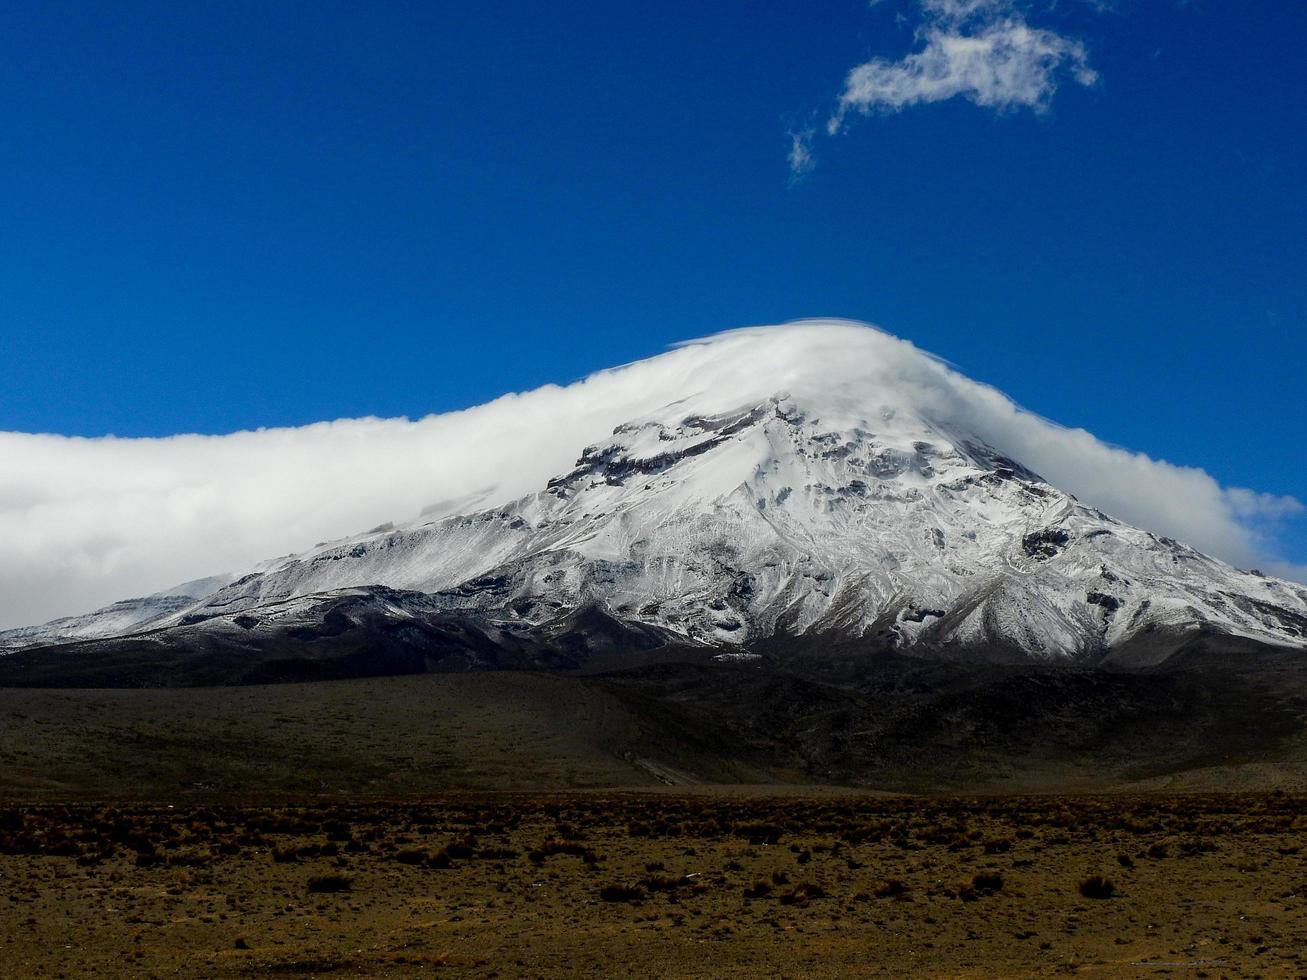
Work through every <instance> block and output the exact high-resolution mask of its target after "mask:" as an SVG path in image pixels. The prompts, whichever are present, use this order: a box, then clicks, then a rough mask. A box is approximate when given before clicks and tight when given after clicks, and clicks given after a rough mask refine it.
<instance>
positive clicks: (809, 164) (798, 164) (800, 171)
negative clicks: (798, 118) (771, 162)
mask: <svg viewBox="0 0 1307 980" xmlns="http://www.w3.org/2000/svg"><path fill="white" fill-rule="evenodd" d="M814 135H816V132H815V130H812V129H804V130H800V131H798V132H795V131H794V130H791V131H790V156H789V161H790V174H791V175H792V176H793V177H794V178H796V179H797V178H799V177H802V176H803V175H804V174H806V173H808V172H809V171H811V170H812V168H813V167H814V166H815V165H816V162H817V161H816V160H815V159H814V158H813V155H812V138H813V136H814Z"/></svg>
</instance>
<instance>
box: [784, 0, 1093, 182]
mask: <svg viewBox="0 0 1307 980" xmlns="http://www.w3.org/2000/svg"><path fill="white" fill-rule="evenodd" d="M916 6H917V9H918V13H919V17H920V21H919V23H918V26H917V28H916V31H915V40H916V42H917V44H918V49H917V50H915V51H913V52H911V53H910V54H907V55H906V56H904V57H902V58H900V59H898V60H890V59H886V58H874V59H872V60H871V61H868V62H865V63H863V64H861V65H858V66H857V67H855V68H854V69H853V70H852V71H850V72H849V74H848V76H847V78H846V79H845V82H844V89H843V91H842V92H841V93H840V96H839V98H838V100H837V102H836V106H835V109H834V111H833V112H832V113H831V116H830V118H829V120H828V121H827V124H826V131H827V133H828V134H830V135H832V136H833V135H836V134H838V133H840V132H841V131H842V130H844V129H845V128H846V126H847V125H848V121H849V117H850V115H863V116H866V115H871V114H874V113H888V112H899V111H902V110H903V109H906V108H908V107H910V106H915V105H923V104H926V103H931V102H943V101H946V100H948V99H955V98H961V99H966V100H967V101H970V102H973V103H975V104H976V105H978V106H982V107H984V108H987V109H993V110H996V111H999V112H1005V111H1012V110H1016V109H1030V110H1032V111H1034V112H1037V113H1038V112H1044V111H1046V110H1047V109H1048V107H1049V104H1050V103H1051V101H1052V98H1053V95H1054V93H1056V91H1057V89H1058V86H1059V84H1060V83H1061V82H1062V81H1063V80H1064V79H1066V78H1068V77H1069V78H1070V79H1071V80H1073V81H1074V82H1076V83H1077V84H1080V85H1086V86H1087V85H1093V84H1094V83H1095V82H1096V81H1097V80H1098V74H1097V72H1095V71H1094V69H1093V68H1091V67H1090V65H1089V56H1088V52H1087V51H1086V49H1085V46H1084V44H1083V42H1081V41H1080V40H1078V39H1075V38H1071V37H1066V36H1064V35H1062V34H1059V33H1057V32H1056V31H1053V30H1049V29H1047V28H1042V27H1035V26H1032V25H1031V24H1030V23H1029V22H1028V21H1027V20H1026V18H1025V15H1024V14H1023V13H1022V10H1021V8H1020V7H1019V6H1018V5H1017V3H1016V2H1015V0H917V3H916ZM796 147H797V148H798V149H800V150H801V151H802V152H799V153H796V152H795V148H796ZM812 166H813V156H812V146H811V139H808V140H807V141H805V142H804V143H803V144H802V145H801V146H799V144H797V143H796V144H795V146H792V147H791V153H790V169H791V171H792V173H794V174H795V175H801V174H802V173H804V172H807V171H808V170H811V169H812Z"/></svg>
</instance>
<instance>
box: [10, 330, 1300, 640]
mask: <svg viewBox="0 0 1307 980" xmlns="http://www.w3.org/2000/svg"><path fill="white" fill-rule="evenodd" d="M782 389H785V390H789V391H790V392H791V393H793V394H794V396H795V397H796V398H805V399H811V400H813V401H814V403H817V404H822V405H827V406H831V405H837V404H838V405H849V406H853V407H854V409H856V408H857V406H859V405H866V404H868V403H869V402H870V403H873V404H875V405H881V404H886V403H889V404H897V405H900V406H901V407H903V408H905V409H912V410H915V411H919V412H922V413H924V414H926V415H927V416H928V417H930V418H931V419H933V420H936V421H938V422H939V423H941V424H947V425H951V426H954V427H956V428H959V429H963V430H966V431H969V432H971V433H974V434H975V435H976V436H977V437H979V438H981V439H984V440H985V441H987V442H989V443H990V444H992V445H994V446H995V447H996V448H998V449H1000V450H1002V451H1003V452H1005V453H1007V454H1009V455H1011V456H1013V457H1014V458H1016V459H1019V460H1021V461H1022V462H1023V463H1025V464H1026V465H1027V466H1030V467H1031V468H1032V469H1034V470H1036V471H1037V472H1040V473H1042V474H1043V475H1044V476H1045V477H1046V478H1047V479H1049V480H1050V481H1052V482H1053V483H1054V484H1056V485H1058V486H1060V487H1062V488H1063V489H1066V490H1069V491H1071V492H1072V493H1075V494H1077V495H1078V496H1079V497H1081V499H1083V500H1085V501H1087V502H1089V503H1092V504H1093V505H1095V506H1097V507H1099V508H1101V509H1103V510H1105V511H1107V512H1109V513H1111V514H1114V515H1115V516H1117V517H1120V518H1122V519H1124V520H1128V521H1130V522H1131V523H1134V524H1138V525H1141V526H1143V527H1147V528H1149V529H1151V530H1155V531H1158V532H1160V533H1165V534H1169V535H1171V536H1173V537H1176V538H1179V539H1181V540H1185V541H1188V542H1189V543H1191V544H1193V545H1195V546H1197V547H1199V548H1201V549H1203V550H1205V551H1208V552H1210V553H1212V554H1215V555H1218V556H1220V557H1223V558H1226V559H1227V560H1230V561H1233V562H1235V563H1237V564H1240V565H1245V566H1246V565H1248V564H1253V563H1258V562H1265V561H1266V559H1267V557H1268V556H1267V555H1266V553H1265V550H1264V549H1263V547H1262V540H1261V538H1260V537H1259V531H1258V528H1259V527H1264V526H1265V522H1267V521H1270V520H1275V519H1278V518H1283V517H1286V516H1290V515H1292V514H1294V513H1296V512H1299V511H1301V510H1302V505H1301V504H1299V503H1298V502H1296V501H1293V500H1291V499H1290V498H1284V497H1274V496H1269V495H1264V494H1256V493H1252V492H1250V491H1244V490H1229V489H1224V488H1222V487H1221V486H1220V485H1219V484H1218V483H1217V482H1216V481H1215V480H1214V479H1212V477H1210V476H1209V475H1207V474H1206V473H1204V472H1203V471H1201V470H1198V469H1192V468H1186V467H1180V466H1173V465H1171V464H1168V463H1164V462H1158V461H1156V460H1152V459H1149V458H1148V457H1147V456H1144V455H1142V454H1138V453H1131V452H1127V451H1125V450H1122V449H1118V448H1114V447H1111V446H1108V445H1106V444H1104V443H1102V442H1101V441H1099V440H1098V439H1096V438H1094V437H1093V436H1092V435H1090V434H1089V433H1087V432H1084V431H1082V430H1078V429H1063V428H1061V427H1059V426H1056V425H1054V424H1052V423H1049V422H1047V421H1045V420H1043V419H1041V418H1039V417H1038V416H1035V415H1032V414H1030V413H1028V412H1024V411H1022V410H1021V409H1020V408H1018V407H1017V406H1016V405H1015V404H1013V403H1012V402H1011V401H1010V400H1009V399H1007V398H1006V397H1005V396H1003V395H1002V394H1000V393H999V392H997V391H995V390H993V389H991V388H988V387H986V386H984V385H981V384H977V383H976V382H973V381H970V380H968V379H967V378H964V377H963V376H961V375H960V374H958V373H957V372H956V371H954V370H952V369H951V368H949V367H948V366H947V365H945V364H944V363H942V362H940V361H938V360H936V359H934V358H932V357H930V356H929V355H927V354H924V353H922V352H921V351H919V350H917V349H916V348H915V347H913V346H912V345H911V344H909V343H907V342H906V341H902V340H898V339H896V338H894V337H891V336H889V335H888V334H885V333H882V332H880V331H878V330H874V329H869V328H866V327H863V326H859V325H854V324H849V323H847V322H842V321H824V322H805V323H801V324H796V325H790V326H785V327H769V328H756V329H749V330H743V331H732V332H729V333H726V334H722V335H719V336H717V337H713V338H709V339H707V340H704V341H696V342H693V343H691V344H688V345H684V346H681V347H678V348H677V349H675V350H672V351H669V352H667V353H665V354H662V355H659V356H658V357H654V358H650V359H649V360H646V361H640V362H637V363H635V364H632V365H628V366H626V367H622V368H616V369H614V370H611V371H603V372H600V373H598V374H595V375H592V376H591V377H589V378H586V379H585V380H583V381H580V382H577V383H575V384H572V385H568V386H566V387H557V386H547V387H544V388H540V389H537V390H535V391H531V392H527V393H525V394H516V395H506V396H504V397H503V398H500V399H497V400H496V401H493V402H490V403H488V404H486V405H482V406H479V407H477V408H473V409H468V410H466V411H462V412H453V413H449V414H445V415H436V416H429V417H427V418H424V419H420V420H417V421H410V420H408V419H377V418H364V419H353V420H345V421H336V422H322V423H318V424H316V425H309V426H304V427H302V428H294V429H266V430H259V431H255V432H238V433H234V434H231V435H224V436H197V435H179V436H173V437H170V438H163V439H116V438H102V439H84V438H68V437H63V436H55V435H28V434H24V433H0V626H12V625H19V624H27V623H34V622H39V621H43V620H45V619H49V618H51V617H53V616H56V615H63V614H68V613H75V612H82V611H86V610H89V609H91V608H93V607H95V606H98V605H103V604H105V603H107V602H110V601H113V600H115V599H119V598H123V597H127V596H132V595H141V594H144V593H148V592H152V591H156V590H159V589H162V588H165V587H168V586H170V585H173V584H175V583H177V582H182V581H186V580H189V579H193V578H198V577H200V576H202V575H207V574H211V573H217V572H223V571H242V570H245V569H248V568H249V567H251V566H252V565H254V564H255V563H256V562H258V561H260V560H262V559H265V558H269V557H273V556H276V555H279V554H285V553H287V552H290V551H297V550H302V549H303V548H306V547H308V546H311V545H313V544H314V543H316V542H318V541H322V540H327V539H331V538H337V537H341V536H344V535H347V534H353V533H358V532H361V531H364V530H367V529H368V528H371V527H374V526H376V525H378V524H381V523H383V522H385V521H392V520H393V521H402V520H408V519H412V518H414V517H416V516H417V515H418V514H419V513H420V512H421V511H422V510H423V509H424V508H426V507H428V506H429V505H431V504H433V503H436V502H440V501H446V502H448V503H446V504H444V505H443V507H442V508H440V509H441V510H444V511H445V512H449V511H451V510H453V509H455V508H457V509H460V510H461V509H466V508H467V507H468V506H470V505H469V504H468V503H467V501H468V500H469V499H471V500H474V501H476V502H477V503H476V506H492V505H494V504H497V503H500V502H504V501H507V500H511V499H513V498H515V497H517V496H520V495H522V494H525V493H528V492H531V491H533V490H536V489H538V488H539V487H541V486H543V485H544V483H545V482H546V481H547V480H548V479H549V478H550V477H551V476H554V475H557V474H559V473H561V472H564V471H566V470H567V469H569V468H570V466H571V465H572V463H573V462H574V460H575V459H576V457H577V456H578V454H579V453H580V451H581V449H582V448H583V447H584V446H586V445H588V444H591V443H594V442H597V441H599V440H600V439H602V438H604V437H605V436H607V435H608V434H609V433H610V432H611V431H612V429H613V428H614V426H616V425H618V424H620V423H622V422H625V421H628V420H630V419H633V418H639V417H642V416H645V415H650V414H654V413H657V412H659V411H660V410H662V409H665V406H667V405H668V404H669V403H671V402H673V401H676V400H678V399H685V401H684V402H683V404H681V405H680V406H678V407H677V408H675V409H668V410H667V411H669V412H671V413H675V412H681V413H683V414H689V413H690V412H691V411H704V410H728V409H732V408H737V407H739V406H741V405H743V404H746V403H749V402H751V401H755V400H762V399H765V398H766V397H767V396H769V395H771V394H773V393H775V392H777V391H779V390H782ZM460 501H461V503H460ZM1266 567H1269V564H1267V565H1266Z"/></svg>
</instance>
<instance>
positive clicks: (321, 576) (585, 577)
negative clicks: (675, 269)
mask: <svg viewBox="0 0 1307 980" xmlns="http://www.w3.org/2000/svg"><path fill="white" fill-rule="evenodd" d="M654 361H655V362H657V363H656V364H655V365H654V367H653V368H652V369H649V368H645V369H644V370H642V371H638V372H637V371H635V370H633V369H634V368H640V367H642V365H635V366H632V368H626V369H617V370H616V371H614V372H610V373H609V376H608V377H607V378H605V384H608V385H611V384H612V383H613V382H614V381H618V382H620V379H621V376H622V372H623V371H625V372H628V376H629V377H631V378H633V379H635V378H638V379H639V380H640V382H641V386H640V390H638V391H637V390H627V391H625V392H623V393H622V397H621V399H620V400H621V402H622V407H624V408H626V409H628V410H630V411H631V414H630V415H629V417H625V418H623V420H622V421H621V422H620V424H617V425H616V426H615V427H614V428H613V429H612V431H611V434H609V435H608V436H607V437H606V438H604V439H602V440H600V441H597V442H594V443H593V444H591V445H577V446H576V447H575V449H574V460H573V461H571V462H570V464H569V465H567V466H565V467H560V468H559V469H558V470H557V471H556V472H554V473H553V475H552V476H551V477H550V478H548V479H546V480H541V481H540V483H539V485H538V486H536V487H534V488H533V489H531V490H530V491H529V492H526V493H522V494H519V495H517V496H514V497H511V499H499V500H496V499H494V497H495V491H493V490H489V491H485V492H484V493H482V494H481V495H480V496H479V498H473V499H472V502H471V503H468V502H466V501H465V502H464V503H462V504H445V505H441V506H437V507H433V508H430V509H429V510H428V512H427V513H426V514H424V515H423V517H422V518H420V519H419V520H417V521H413V522H411V523H408V524H404V525H401V526H391V525H386V526H383V527H380V528H377V529H374V530H373V531H370V532H368V533H366V534H362V535H359V536H356V537H352V538H348V539H345V540H343V541H336V542H331V543H328V544H323V545H319V546H317V547H315V548H314V549H312V550H310V551H307V552H304V553H302V554H297V555H292V556H289V557H286V558H281V559H276V560H273V561H270V562H266V563H264V564H263V565H261V566H259V567H258V568H256V569H255V570H253V571H251V572H250V573H248V574H246V575H243V576H241V577H239V578H236V579H235V580H234V581H231V582H230V583H229V584H222V582H223V581H224V580H217V581H214V582H211V583H209V585H210V586H218V585H221V587H217V588H216V589H215V590H214V591H208V594H198V593H203V592H205V591H207V586H206V588H204V589H193V590H191V591H192V592H193V593H197V594H192V595H190V596H189V597H188V598H185V599H183V598H179V596H185V595H186V593H185V590H171V591H170V593H167V594H161V595H160V596H158V597H150V598H148V599H145V600H132V601H131V603H130V604H129V610H128V612H130V615H125V613H124V604H123V603H119V604H116V605H115V606H113V607H110V608H109V609H108V610H105V611H103V612H101V613H98V614H90V615H89V616H85V617H77V618H75V619H71V620H61V621H56V622H54V623H51V624H47V626H45V627H37V628H29V629H25V630H16V631H10V632H9V633H6V634H0V645H8V646H9V647H10V648H11V649H12V648H18V647H31V646H39V645H48V644H52V643H55V644H69V643H73V644H75V645H74V646H73V647H65V648H64V649H65V650H70V649H71V650H80V651H83V652H86V653H88V654H89V653H94V652H95V651H97V650H100V651H109V652H113V651H118V652H121V651H123V650H125V649H129V648H130V649H131V650H135V651H148V650H150V649H152V648H157V649H168V650H171V651H178V650H183V649H195V650H205V651H213V650H216V649H221V650H223V651H225V652H224V654H223V656H224V657H238V656H239V652H240V651H242V650H248V651H254V652H257V653H258V655H259V656H261V657H265V658H266V657H267V656H269V655H270V653H269V651H275V652H276V655H277V656H278V657H282V658H284V657H292V658H293V657H294V656H296V655H297V654H296V648H297V647H302V648H303V649H305V650H312V651H313V654H312V655H313V656H315V657H317V656H320V655H322V652H323V651H324V650H326V649H328V648H331V649H333V650H339V651H344V653H343V654H342V655H344V656H348V657H351V658H354V663H355V668H352V669H361V667H360V665H361V664H362V663H363V662H365V661H366V659H367V657H368V655H369V654H368V651H369V650H370V649H371V650H375V651H382V652H379V653H377V654H376V655H377V656H378V657H381V658H382V659H385V658H386V657H394V656H401V658H402V659H403V660H404V663H405V665H406V666H405V669H411V668H412V666H413V662H414V661H413V658H418V660H420V666H421V667H425V668H432V667H435V668H453V667H466V666H496V665H504V664H506V663H518V662H523V661H525V662H528V663H541V664H547V665H548V664H553V665H563V666H573V665H577V664H580V663H584V662H585V661H586V660H587V659H590V658H592V657H594V656H596V655H597V654H598V653H599V652H602V653H603V654H604V656H606V657H609V658H616V659H617V660H618V661H619V662H620V659H621V657H622V655H623V651H646V652H647V651H650V650H657V649H659V648H675V649H678V650H699V651H702V652H704V653H705V654H707V655H710V656H714V657H719V658H721V657H724V658H729V659H736V660H740V659H749V658H751V657H756V656H759V654H758V653H757V652H756V651H757V650H758V649H761V648H765V647H766V646H767V645H768V644H771V645H774V644H776V643H777V642H779V641H793V640H797V639H800V638H801V639H803V640H804V642H806V643H810V644H811V643H823V642H839V643H841V644H847V643H853V644H855V645H858V646H860V647H864V648H865V649H866V650H867V651H868V652H875V651H884V650H890V651H897V652H906V653H912V654H919V655H922V656H936V657H945V658H960V659H968V660H975V659H982V660H998V661H1025V660H1036V661H1040V662H1051V663H1067V664H1091V663H1092V664H1096V663H1102V662H1108V663H1116V664H1120V665H1122V666H1139V665H1143V664H1150V663H1157V662H1160V661H1163V660H1165V659H1167V658H1168V657H1170V656H1172V655H1174V654H1175V653H1176V652H1178V651H1181V650H1184V649H1186V648H1188V647H1191V646H1192V645H1193V644H1194V643H1195V642H1196V641H1202V642H1207V643H1210V642H1213V641H1215V642H1220V641H1222V640H1229V641H1238V642H1240V643H1248V642H1253V643H1257V644H1266V645H1272V646H1281V647H1303V646H1307V589H1304V588H1303V587H1301V586H1298V585H1294V584H1292V583H1289V582H1285V581H1280V580H1278V579H1274V578H1270V577H1266V576H1263V575H1261V574H1260V573H1257V572H1244V571H1239V570H1237V569H1235V568H1233V567H1231V566H1230V565H1228V564H1226V563H1224V562H1221V561H1219V560H1216V559H1215V558H1212V557H1209V556H1208V555H1206V554H1203V553H1201V552H1199V551H1197V550H1195V549H1194V548H1192V547H1189V546H1187V545H1185V544H1182V543H1180V542H1179V541H1177V540H1174V539H1173V538H1171V537H1168V536H1165V535H1163V534H1160V533H1155V532H1153V531H1149V530H1143V529H1140V528H1137V527H1134V526H1131V525H1130V524H1128V523H1125V522H1123V521H1122V520H1118V519H1116V518H1114V517H1112V516H1109V515H1108V514H1106V513H1104V512H1103V511H1101V510H1099V509H1097V508H1096V507H1094V506H1090V505H1089V504H1088V503H1085V502H1082V501H1080V500H1078V499H1077V498H1076V496H1074V495H1073V494H1072V492H1070V490H1069V489H1068V488H1066V487H1059V486H1057V485H1054V483H1053V482H1050V480H1051V479H1052V478H1051V477H1050V478H1048V479H1046V478H1045V476H1043V475H1041V472H1040V469H1041V466H1042V465H1043V464H1051V465H1053V466H1055V467H1063V468H1064V467H1065V465H1066V461H1067V460H1069V459H1071V458H1072V457H1074V456H1075V454H1076V453H1077V452H1078V451H1079V450H1080V448H1081V447H1082V446H1083V440H1085V439H1089V438H1091V437H1088V436H1087V434H1085V433H1082V432H1074V431H1067V430H1059V429H1056V428H1055V427H1053V426H1051V425H1049V424H1048V423H1046V422H1043V421H1042V420H1039V419H1037V418H1036V417H1034V416H1030V415H1028V414H1027V413H1023V412H1021V411H1020V410H1019V409H1017V408H1016V407H1015V406H1014V405H1013V404H1012V403H1011V402H1010V401H1008V400H1007V399H1006V398H1004V397H1003V396H1002V395H1000V394H999V393H997V392H995V391H993V390H992V389H988V388H985V387H983V386H980V385H977V384H975V383H974V382H970V381H968V380H966V379H965V378H962V377H961V376H960V375H958V374H957V373H956V372H955V371H953V370H952V369H950V368H949V367H947V366H946V365H944V364H942V363H941V362H938V361H936V360H934V359H931V358H928V357H926V356H923V355H921V354H920V352H918V351H916V350H915V348H912V347H911V346H910V345H906V344H904V343H903V342H901V341H897V340H895V339H894V338H890V337H888V336H887V335H885V334H882V333H879V332H878V331H874V330H869V329H866V328H861V327H853V326H849V325H846V324H838V323H836V324H830V323H824V324H807V325H802V326H797V327H791V328H784V329H774V330H772V331H770V332H769V331H741V332H737V333H735V334H728V335H725V337H724V338H721V339H718V340H714V341H713V342H710V343H708V344H704V345H700V346H699V347H698V348H694V347H690V348H682V349H680V350H677V351H673V352H672V353H671V354H668V355H664V356H663V357H662V358H657V359H654ZM651 363H653V362H646V364H651ZM587 383H588V382H587ZM1094 445H1095V446H1098V447H1101V444H1100V443H1097V442H1096V441H1095V442H1094ZM1023 449H1024V450H1027V452H1026V453H1024V454H1023V453H1022V452H1021V451H1022V450H1023ZM1108 451H1111V452H1117V451H1115V450H1108ZM1031 455H1033V456H1037V457H1039V459H1038V460H1032V459H1030V458H1028V457H1029V456H1031ZM1023 456H1024V457H1026V458H1023ZM1088 479H1089V481H1090V482H1091V483H1092V482H1093V474H1092V473H1091V474H1090V476H1089V477H1088ZM511 482H512V481H511V480H510V481H509V483H511ZM340 492H342V493H347V492H348V487H342V488H340ZM1129 494H1130V488H1129V487H1113V488H1111V490H1110V492H1107V493H1102V494H1100V495H1099V497H1100V500H1096V501H1095V503H1100V506H1101V502H1100V501H1101V499H1102V498H1104V497H1105V498H1109V499H1114V500H1127V499H1128V498H1129ZM500 496H501V497H502V496H503V493H502V491H501V492H500ZM124 623H126V625H125V626H124ZM387 651H388V652H387ZM397 651H398V653H397ZM368 672H372V671H371V670H369V671H368ZM377 672H380V671H377Z"/></svg>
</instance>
